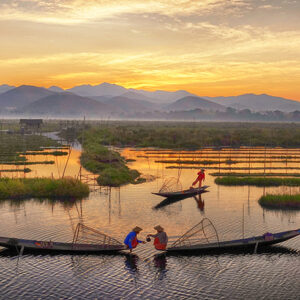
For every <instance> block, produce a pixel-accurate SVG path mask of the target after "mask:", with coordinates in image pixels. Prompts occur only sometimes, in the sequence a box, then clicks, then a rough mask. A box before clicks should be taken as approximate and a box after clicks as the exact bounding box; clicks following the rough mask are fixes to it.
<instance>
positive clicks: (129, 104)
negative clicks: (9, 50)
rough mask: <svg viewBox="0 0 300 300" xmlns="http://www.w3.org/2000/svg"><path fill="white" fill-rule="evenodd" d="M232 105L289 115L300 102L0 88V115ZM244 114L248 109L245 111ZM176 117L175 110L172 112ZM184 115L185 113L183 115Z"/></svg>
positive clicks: (135, 112)
mask: <svg viewBox="0 0 300 300" xmlns="http://www.w3.org/2000/svg"><path fill="white" fill-rule="evenodd" d="M228 108H231V110H232V109H233V111H237V112H239V111H241V113H240V115H242V114H243V115H247V114H248V112H247V111H246V110H250V111H251V113H253V114H254V113H256V112H260V113H261V112H265V111H282V112H284V113H288V112H294V111H300V102H297V101H294V100H290V99H285V98H280V97H273V96H269V95H266V94H262V95H255V94H245V95H240V96H233V97H199V96H197V95H194V94H191V93H189V92H187V91H182V90H180V91H175V92H167V91H154V92H149V91H144V90H135V89H126V88H124V87H122V86H119V85H116V84H110V83H102V84H99V85H96V86H91V85H81V86H76V87H73V88H71V89H68V90H63V89H62V88H60V87H57V86H52V87H50V88H48V89H46V88H43V87H35V86H28V85H22V86H19V87H13V86H9V85H1V86H0V114H1V115H7V114H14V115H33V116H49V117H63V116H68V117H83V116H91V117H95V118H97V117H101V118H103V117H115V118H118V117H121V118H126V117H130V118H132V117H135V116H141V115H144V116H147V114H148V115H151V116H155V115H157V116H160V117H161V118H164V114H166V113H167V114H168V116H170V113H172V112H174V113H175V112H176V113H177V115H178V112H179V113H180V112H185V113H184V114H181V115H184V116H188V115H190V116H193V118H195V116H196V115H197V114H200V112H201V115H203V114H205V112H207V114H209V115H210V116H211V115H212V112H219V113H222V112H226V110H228ZM242 112H243V113H242ZM173 115H175V114H173ZM179 115H180V114H179ZM294 116H297V114H294Z"/></svg>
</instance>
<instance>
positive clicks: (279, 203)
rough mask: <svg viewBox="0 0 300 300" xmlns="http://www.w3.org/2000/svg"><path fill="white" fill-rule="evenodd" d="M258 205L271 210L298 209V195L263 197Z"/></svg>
mask: <svg viewBox="0 0 300 300" xmlns="http://www.w3.org/2000/svg"><path fill="white" fill-rule="evenodd" d="M258 202H259V204H260V205H261V206H262V207H265V208H271V209H300V194H296V195H265V196H262V197H261V198H260V199H259V201H258Z"/></svg>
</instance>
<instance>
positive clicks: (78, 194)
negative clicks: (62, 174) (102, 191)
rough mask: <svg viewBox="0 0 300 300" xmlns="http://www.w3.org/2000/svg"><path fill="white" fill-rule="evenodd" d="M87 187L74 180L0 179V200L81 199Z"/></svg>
mask: <svg viewBox="0 0 300 300" xmlns="http://www.w3.org/2000/svg"><path fill="white" fill-rule="evenodd" d="M88 195H89V187H88V185H87V184H84V183H82V182H81V181H79V180H76V179H74V178H69V177H68V178H62V179H51V178H23V179H11V178H7V177H6V178H0V199H28V198H48V199H73V198H74V199H82V198H85V197H87V196H88Z"/></svg>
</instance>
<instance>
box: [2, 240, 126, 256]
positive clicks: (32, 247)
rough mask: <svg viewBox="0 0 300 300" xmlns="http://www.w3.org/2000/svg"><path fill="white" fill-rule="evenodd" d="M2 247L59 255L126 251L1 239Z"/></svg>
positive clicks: (110, 247) (116, 247)
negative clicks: (57, 253) (56, 253)
mask: <svg viewBox="0 0 300 300" xmlns="http://www.w3.org/2000/svg"><path fill="white" fill-rule="evenodd" d="M0 246H2V247H5V248H9V249H13V250H17V251H21V250H22V249H23V250H22V251H26V252H59V253H115V252H118V251H121V250H125V249H126V247H125V246H123V245H120V246H115V245H114V246H112V245H94V244H76V243H75V244H73V243H60V242H52V241H37V240H24V239H16V238H7V237H0Z"/></svg>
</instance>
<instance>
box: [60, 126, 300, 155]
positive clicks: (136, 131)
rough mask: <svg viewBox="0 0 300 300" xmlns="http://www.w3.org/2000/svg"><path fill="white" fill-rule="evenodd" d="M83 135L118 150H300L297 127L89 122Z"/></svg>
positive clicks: (299, 134) (299, 135) (78, 132)
mask: <svg viewBox="0 0 300 300" xmlns="http://www.w3.org/2000/svg"><path fill="white" fill-rule="evenodd" d="M69 131H70V130H69ZM83 131H84V132H85V133H90V132H93V134H94V137H96V138H97V139H101V143H102V145H114V146H118V147H119V146H121V147H128V146H134V147H158V148H165V149H183V150H195V149H200V148H203V147H208V146H209V147H228V146H230V147H240V146H245V145H248V146H263V147H265V146H266V147H272V148H274V147H278V146H281V147H299V146H300V144H299V143H300V142H299V141H300V124H297V123H293V124H292V123H285V124H282V123H277V124H276V123H273V124H270V123H209V122H199V123H198V122H192V123H189V122H181V123H180V122H168V123H166V122H126V121H111V122H105V123H103V122H102V123H101V122H90V123H89V129H88V130H83V129H82V130H80V129H79V128H77V129H76V130H75V129H74V132H75V133H74V134H75V135H76V136H77V137H78V135H79V134H80V132H81V133H82V132H83ZM65 135H66V136H67V132H65ZM84 135H85V134H83V135H81V138H83V136H84ZM216 150H217V149H216ZM285 155H290V153H289V154H285Z"/></svg>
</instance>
